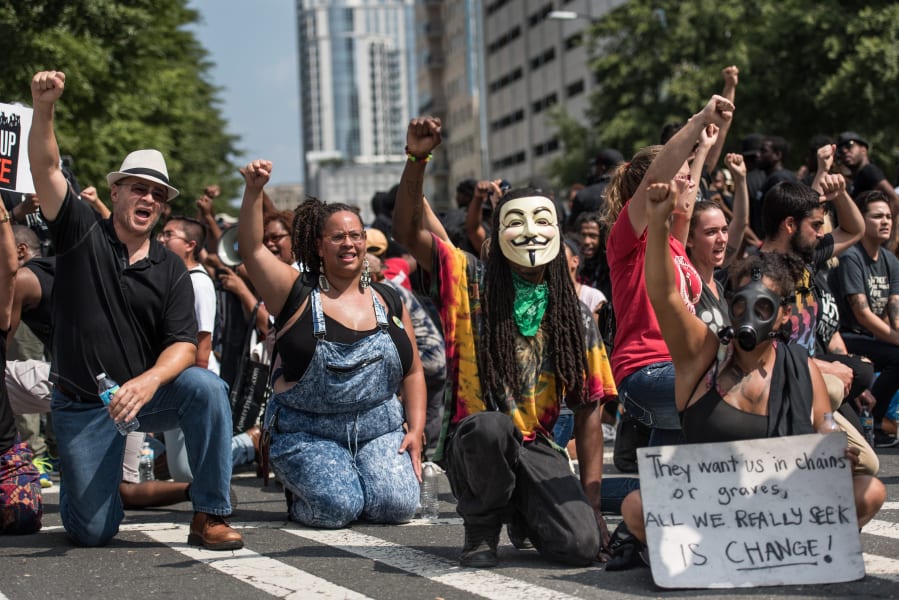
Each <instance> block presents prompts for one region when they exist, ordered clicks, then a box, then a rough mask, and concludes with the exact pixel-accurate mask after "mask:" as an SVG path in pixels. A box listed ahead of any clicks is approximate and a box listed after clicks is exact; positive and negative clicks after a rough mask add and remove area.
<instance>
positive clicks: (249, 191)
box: [239, 160, 426, 528]
mask: <svg viewBox="0 0 899 600" xmlns="http://www.w3.org/2000/svg"><path fill="white" fill-rule="evenodd" d="M242 173H243V174H244V177H245V178H246V180H247V186H246V190H245V192H244V198H243V205H242V207H241V214H240V218H241V228H240V234H239V244H240V251H241V255H242V256H243V258H244V261H245V265H246V267H247V272H248V273H249V276H250V279H251V280H252V282H253V284H254V285H255V286H256V289H257V291H258V292H259V294H260V296H261V297H262V299H263V300H264V302H265V304H266V306H267V307H268V309H269V310H270V311H271V312H272V313H273V314H277V315H280V316H281V317H282V318H281V319H279V323H280V327H279V338H278V339H279V342H278V345H279V358H280V360H281V366H282V367H283V372H284V373H285V375H289V376H285V375H282V374H281V372H282V369H278V368H276V370H275V375H274V388H275V392H276V393H275V394H274V395H273V396H272V398H271V399H270V401H269V403H268V407H267V409H266V415H265V426H266V429H267V430H268V431H270V432H271V435H272V441H271V454H270V458H271V465H272V468H273V470H274V472H275V474H276V475H277V476H278V478H279V480H280V481H282V482H283V483H284V487H285V490H286V492H287V496H288V504H289V511H290V516H291V518H292V519H294V520H296V521H298V522H300V523H303V524H304V525H308V526H312V527H329V528H338V527H344V526H346V525H348V524H349V523H350V522H352V521H354V520H356V519H359V518H362V519H365V520H367V521H372V522H378V523H402V522H405V521H409V520H410V519H411V518H412V517H413V516H414V514H415V509H416V506H417V504H418V497H419V481H420V476H421V448H422V434H423V431H424V421H425V398H426V391H425V383H424V375H423V372H422V368H421V362H420V360H419V357H418V353H417V350H416V347H415V338H414V333H413V330H412V324H411V321H410V320H409V315H408V313H407V312H406V311H402V315H392V316H391V315H390V314H389V313H388V309H387V303H386V302H385V300H384V298H383V297H382V296H380V295H379V294H378V293H377V292H376V291H375V290H374V289H372V288H371V287H370V275H369V273H368V263H367V261H366V260H365V252H366V240H365V230H364V228H363V226H362V221H361V219H360V217H359V214H358V211H357V209H355V208H354V207H350V206H346V205H337V204H324V203H322V202H320V201H318V200H316V199H310V200H307V201H306V202H305V203H304V204H303V205H302V206H301V207H300V208H299V209H297V213H296V217H295V219H294V226H293V233H292V242H293V251H294V254H295V256H297V258H298V259H299V260H300V261H301V262H302V264H303V265H305V270H306V271H307V273H308V274H309V275H311V277H312V279H313V280H314V281H317V283H318V285H317V286H315V287H314V289H313V290H312V291H311V293H310V294H309V297H308V300H304V301H302V303H301V304H300V305H299V307H297V305H295V304H293V303H292V302H291V300H292V299H293V298H295V297H296V295H295V294H294V295H291V291H292V290H293V291H294V292H295V291H296V290H294V287H295V285H299V282H298V278H299V277H300V274H299V273H298V272H297V271H296V270H295V269H293V268H291V267H290V266H289V265H286V264H284V263H283V262H281V261H279V260H278V259H277V257H275V256H274V255H273V254H272V253H271V252H270V251H269V250H268V249H267V248H266V247H265V246H263V244H262V232H263V229H262V187H263V185H264V184H265V183H266V182H267V181H268V178H269V175H270V173H271V163H270V162H269V161H262V160H257V161H253V162H252V163H250V164H249V165H247V167H246V168H245V169H243V170H242ZM307 279H308V276H307ZM297 308H299V310H297ZM307 308H308V311H309V312H310V313H311V321H312V331H311V334H309V335H308V344H309V346H306V344H307V337H306V336H307V333H306V332H307V331H308V325H306V328H305V329H304V328H303V327H300V326H299V325H298V322H299V321H301V320H304V315H305V313H306V312H307ZM282 310H283V311H284V314H283V315H281V312H282ZM326 316H327V317H328V318H329V319H331V323H333V324H334V327H338V328H339V329H340V330H341V331H342V332H343V335H344V336H346V335H347V332H349V334H351V337H352V340H351V341H348V340H346V339H343V340H340V341H335V339H334V337H333V336H334V334H333V332H329V327H330V326H331V325H330V324H329V325H326V321H325V317H326ZM400 316H402V320H400V318H399V317H400ZM305 319H307V320H308V317H305ZM292 329H295V331H291V330H292ZM407 339H408V342H409V343H408V345H406V340H407ZM398 344H399V346H398ZM298 345H299V346H298ZM400 346H401V347H402V348H403V350H400ZM310 347H314V352H312V353H311V358H310V357H308V356H306V354H308V352H297V351H296V350H297V348H300V349H301V350H303V351H308V350H309V348H310ZM410 349H411V354H410V352H409V350H410ZM301 354H302V355H303V356H304V358H303V359H300V358H298V357H299V356H300V355H301ZM401 357H405V360H403V358H401ZM306 359H308V366H306ZM298 365H299V366H298ZM404 371H405V372H404ZM399 390H402V397H403V400H402V402H400V400H399V399H398V398H397V392H398V391H399ZM404 425H405V427H404Z"/></svg>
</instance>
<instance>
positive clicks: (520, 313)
mask: <svg viewBox="0 0 899 600" xmlns="http://www.w3.org/2000/svg"><path fill="white" fill-rule="evenodd" d="M512 283H513V284H514V285H515V303H514V305H513V307H512V314H513V316H514V318H515V325H517V326H518V331H520V332H521V335H523V336H525V337H533V336H535V335H537V330H538V329H540V322H541V321H543V314H544V313H545V312H546V305H547V304H548V303H549V286H548V285H546V282H545V281H544V282H543V283H537V284H534V283H531V282H530V281H527V280H526V279H524V278H522V277H521V276H520V275H518V274H516V273H512Z"/></svg>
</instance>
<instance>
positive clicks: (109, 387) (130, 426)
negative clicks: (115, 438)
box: [97, 373, 140, 435]
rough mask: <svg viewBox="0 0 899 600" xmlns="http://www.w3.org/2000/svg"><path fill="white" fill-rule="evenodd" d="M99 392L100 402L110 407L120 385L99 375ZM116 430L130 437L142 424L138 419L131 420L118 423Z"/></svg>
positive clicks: (105, 376) (103, 374) (107, 377)
mask: <svg viewBox="0 0 899 600" xmlns="http://www.w3.org/2000/svg"><path fill="white" fill-rule="evenodd" d="M97 391H98V393H99V394H100V400H102V401H103V404H105V405H106V406H109V402H110V401H111V400H112V397H113V396H114V395H115V393H116V392H118V391H119V384H117V383H116V382H115V381H113V380H112V379H111V378H110V377H109V376H107V375H106V373H100V374H99V375H97ZM115 426H116V429H118V430H119V433H121V434H122V435H128V434H129V433H131V432H132V431H134V430H135V429H137V428H138V427H140V423H139V422H138V420H137V417H135V418H133V419H131V420H130V421H128V422H127V423H125V422H120V421H117V422H116V424H115Z"/></svg>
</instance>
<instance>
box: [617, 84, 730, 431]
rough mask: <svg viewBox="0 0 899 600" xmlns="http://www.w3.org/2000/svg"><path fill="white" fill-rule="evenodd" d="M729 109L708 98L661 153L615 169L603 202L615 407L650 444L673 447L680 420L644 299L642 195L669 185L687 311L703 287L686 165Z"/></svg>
mask: <svg viewBox="0 0 899 600" xmlns="http://www.w3.org/2000/svg"><path fill="white" fill-rule="evenodd" d="M733 110H734V106H733V104H732V103H731V102H730V101H728V100H727V99H725V98H723V97H722V96H712V98H711V99H710V100H709V101H708V103H707V104H706V105H705V107H704V108H703V109H702V110H701V111H700V112H698V113H697V114H695V115H694V116H693V117H691V118H690V120H689V121H687V123H686V124H685V125H684V126H683V127H682V128H681V129H680V131H678V132H677V133H676V134H675V135H674V136H673V137H672V138H671V139H670V140H668V143H667V144H665V145H664V146H650V147H648V148H644V149H643V150H641V151H640V152H638V153H637V154H636V155H635V156H634V158H633V159H632V160H631V161H630V162H628V163H624V164H623V165H620V166H619V167H618V169H617V170H616V171H615V174H614V175H613V177H612V181H611V183H610V185H609V189H608V192H607V196H606V212H605V214H604V217H603V218H604V222H605V224H606V227H607V228H608V229H609V231H610V233H609V239H608V241H607V244H606V253H607V257H608V261H609V271H610V274H611V279H612V305H613V307H614V310H615V317H616V319H617V329H616V332H615V344H614V347H613V351H612V356H611V362H612V371H613V374H614V376H615V381H616V382H617V383H618V393H619V398H620V400H621V401H622V402H623V403H624V407H625V409H626V411H627V414H628V416H629V418H633V419H636V420H638V421H640V422H641V423H643V424H644V425H646V426H647V427H650V428H651V430H652V433H651V435H650V439H649V444H650V445H664V444H672V443H678V442H679V441H680V440H681V433H680V421H679V418H678V415H677V411H676V410H675V407H674V368H673V366H672V364H671V356H670V355H669V354H668V348H667V347H666V346H665V342H664V340H663V339H662V334H661V332H660V331H659V324H658V322H657V321H656V317H655V313H654V312H653V310H652V306H651V305H650V303H649V297H648V296H647V294H646V282H645V280H644V277H643V259H644V256H645V254H646V224H647V220H646V201H647V195H646V188H647V186H648V185H650V184H652V183H658V182H667V181H670V180H672V179H674V180H675V181H676V182H677V186H678V190H677V193H678V201H677V209H676V210H675V212H674V215H673V217H672V219H673V220H672V227H671V235H670V236H669V238H668V247H669V249H670V252H671V255H672V256H673V257H674V261H675V264H676V265H677V267H678V268H677V269H676V277H677V280H678V281H677V283H678V289H679V290H680V293H681V296H682V297H683V299H684V303H685V304H686V305H687V306H689V307H692V305H693V304H694V303H695V302H696V301H697V300H698V299H699V295H700V292H701V290H702V282H701V280H700V277H699V274H698V273H697V272H696V269H694V268H693V265H691V264H690V261H689V260H688V259H687V253H686V251H685V249H684V241H685V240H686V237H687V233H688V230H689V225H690V216H691V214H692V212H693V204H694V202H695V200H696V188H695V184H694V183H693V180H692V178H691V176H690V164H689V162H688V160H689V158H690V155H691V153H692V152H693V149H694V144H696V143H697V141H698V142H699V145H698V147H697V148H696V150H697V152H696V156H695V157H694V163H695V164H700V165H701V164H702V162H703V160H704V157H705V154H706V153H708V151H709V149H710V148H711V146H712V145H713V144H714V142H715V140H716V138H717V132H718V128H719V127H720V126H722V125H724V124H725V123H728V122H729V121H730V119H731V118H732V117H733Z"/></svg>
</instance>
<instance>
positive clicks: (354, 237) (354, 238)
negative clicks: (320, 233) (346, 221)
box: [325, 231, 365, 244]
mask: <svg viewBox="0 0 899 600" xmlns="http://www.w3.org/2000/svg"><path fill="white" fill-rule="evenodd" d="M346 238H350V241H351V242H352V243H354V244H358V243H359V242H361V241H362V240H364V239H365V234H363V233H362V232H361V231H348V232H347V233H334V234H331V235H327V236H325V239H326V240H328V241H329V242H331V243H332V244H340V243H343V240H344V239H346Z"/></svg>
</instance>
